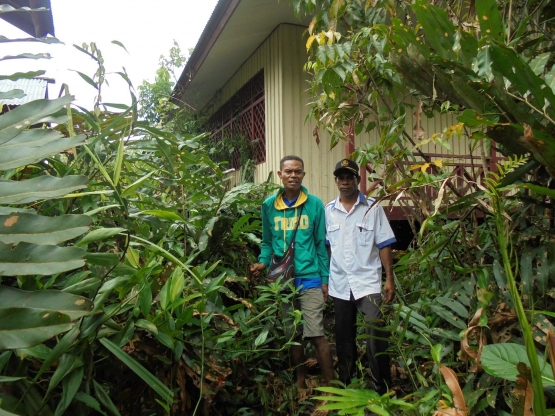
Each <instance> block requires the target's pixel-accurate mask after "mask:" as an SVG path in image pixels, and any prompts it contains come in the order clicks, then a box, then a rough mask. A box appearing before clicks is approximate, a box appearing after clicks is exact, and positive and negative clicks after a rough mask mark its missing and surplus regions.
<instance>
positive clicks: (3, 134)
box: [0, 76, 73, 145]
mask: <svg viewBox="0 0 555 416" xmlns="http://www.w3.org/2000/svg"><path fill="white" fill-rule="evenodd" d="M0 79H2V77H1V76H0ZM72 100H73V96H71V95H67V96H63V97H61V98H58V99H56V100H34V101H31V102H29V103H27V104H23V105H20V106H19V107H16V108H14V109H13V110H12V111H8V112H7V113H5V114H2V115H1V116H0V145H2V144H4V143H6V142H7V141H8V140H11V139H13V138H14V137H15V136H17V135H18V134H19V133H20V132H21V131H23V130H26V129H27V128H29V127H30V126H31V125H33V124H34V123H35V122H36V121H37V120H39V119H40V118H41V117H44V116H46V115H49V114H52V113H55V112H56V111H58V110H60V109H62V108H63V107H64V106H65V105H66V104H69V103H70V102H71V101H72Z"/></svg>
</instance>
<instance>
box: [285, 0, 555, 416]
mask: <svg viewBox="0 0 555 416" xmlns="http://www.w3.org/2000/svg"><path fill="white" fill-rule="evenodd" d="M290 3H291V4H293V6H294V9H295V10H296V12H297V13H309V14H310V15H311V16H313V20H312V23H311V24H310V26H309V28H308V41H307V50H308V52H309V59H308V62H307V64H306V70H307V71H309V72H310V73H311V74H312V75H313V78H312V92H313V94H314V100H313V106H312V116H314V117H315V118H316V119H317V120H318V121H319V124H320V127H321V128H322V129H325V130H326V131H327V132H328V133H329V134H330V135H331V146H335V145H336V144H337V142H338V141H339V140H341V139H343V138H344V137H345V135H346V133H347V132H348V131H349V130H348V129H346V128H345V126H352V129H353V131H354V133H355V134H356V135H360V134H368V137H371V138H372V137H373V138H374V139H372V140H370V141H369V142H368V143H367V144H365V146H363V147H362V148H359V149H357V151H356V152H355V156H356V157H357V159H358V161H359V162H360V163H361V164H362V165H363V166H365V165H366V164H367V163H368V164H369V165H371V166H372V168H373V171H372V173H371V175H370V177H371V178H372V179H373V180H374V181H377V182H379V183H380V185H381V186H380V187H377V188H375V196H378V197H379V199H380V200H382V203H385V204H388V203H389V204H391V205H400V206H402V207H403V209H404V211H405V212H406V214H407V219H408V220H409V221H410V222H411V223H412V225H413V230H414V233H415V235H416V236H417V238H416V239H415V244H414V246H413V247H412V248H411V249H410V250H409V252H408V253H407V254H406V255H405V256H404V257H403V258H401V259H400V261H399V262H398V264H397V267H396V273H397V277H398V283H399V296H398V298H399V299H398V300H399V302H400V303H399V304H398V305H396V306H395V307H394V308H393V310H392V311H391V312H392V313H391V320H392V324H393V325H392V328H394V329H395V338H396V339H395V341H396V342H395V345H394V346H393V348H392V350H391V353H392V354H393V355H394V356H395V357H397V358H398V365H397V366H396V368H395V371H396V372H397V373H398V374H401V375H402V376H403V377H406V378H408V380H410V387H409V388H408V389H407V390H408V392H410V393H411V395H410V396H408V397H406V402H408V403H411V404H412V405H413V406H412V411H414V412H416V413H417V414H430V413H433V412H436V413H437V414H451V415H454V414H465V415H466V414H473V415H474V414H507V413H512V414H518V415H522V414H531V413H530V412H531V407H532V405H533V408H534V412H535V414H537V415H540V414H541V415H545V414H548V410H546V406H547V407H553V405H554V403H555V402H554V401H553V400H554V397H553V383H554V377H555V373H553V372H552V367H551V365H553V364H554V363H553V359H554V352H555V346H554V345H553V343H554V341H553V326H552V323H551V322H552V320H553V318H554V317H555V313H554V308H553V305H554V303H553V297H554V296H555V294H554V292H553V289H552V288H553V285H554V282H555V273H554V271H553V255H554V254H555V252H554V240H553V235H554V233H553V232H554V228H553V227H554V221H553V209H554V208H555V207H554V205H553V197H554V196H555V193H554V191H553V176H554V175H555V170H554V169H553V167H554V166H555V157H554V154H553V150H554V149H555V118H554V115H555V108H554V105H555V92H554V90H555V84H554V79H555V77H554V75H555V67H554V66H553V64H554V62H555V61H554V57H555V55H554V54H553V52H554V46H555V43H554V38H553V35H554V28H555V26H554V25H553V17H554V16H555V8H554V6H553V3H552V2H548V1H541V0H538V1H494V0H480V1H466V0H453V1H445V0H429V1H425V0H416V1H397V2H391V1H386V0H374V1H357V0H350V1H349V0H324V1H319V2H314V1H311V0H290ZM409 111H413V112H414V116H415V117H414V120H415V124H414V126H413V125H410V126H409V125H407V122H406V118H407V117H406V115H407V113H409ZM444 115H454V116H456V119H457V121H458V122H459V123H458V124H456V125H454V126H451V127H449V128H447V129H445V130H444V131H425V130H424V129H423V127H422V125H423V123H422V119H423V118H424V117H425V116H428V117H438V118H441V117H443V116H444ZM430 125H431V124H430V123H428V126H430ZM411 132H412V134H411ZM458 140H465V141H466V142H468V143H469V149H468V152H469V153H474V154H475V155H478V156H479V157H478V159H477V160H476V162H470V163H469V164H468V166H467V167H466V168H465V171H464V174H462V175H461V174H460V172H459V174H458V175H456V174H455V173H454V172H453V171H454V169H453V166H454V165H456V163H455V162H456V161H455V160H453V159H452V158H450V157H449V155H450V154H453V152H452V151H451V147H450V144H451V143H453V142H454V141H458ZM427 143H435V144H437V145H438V146H442V147H443V148H444V149H443V153H444V156H443V157H441V158H438V157H437V156H435V157H431V156H429V155H426V154H425V153H424V152H423V150H422V147H423V146H424V145H426V144H427ZM492 146H494V147H495V150H497V151H499V152H501V153H503V155H505V156H506V158H505V160H504V161H501V162H499V163H498V164H490V163H489V162H488V160H487V156H489V149H491V147H492ZM388 201H389V202H388ZM544 354H545V355H544ZM549 354H550V356H551V365H550V364H549V362H548V361H546V358H544V357H547V356H549ZM438 374H441V376H439V375H438ZM336 393H337V394H338V400H344V399H343V397H344V396H349V397H351V400H354V398H357V397H358V401H357V402H353V403H354V404H353V408H352V409H350V410H349V411H350V412H352V413H356V412H361V411H362V410H361V409H363V408H365V407H368V408H369V406H371V404H369V403H370V402H374V403H375V402H376V400H378V399H377V398H372V396H364V395H363V392H358V393H359V395H357V392H349V393H346V392H342V391H336ZM438 409H439V410H438ZM372 410H373V411H374V412H377V411H376V410H374V409H372ZM404 411H405V412H408V411H411V410H410V409H406V408H405V409H404ZM360 414H362V413H360ZM549 414H550V413H549Z"/></svg>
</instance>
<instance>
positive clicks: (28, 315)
mask: <svg viewBox="0 0 555 416" xmlns="http://www.w3.org/2000/svg"><path fill="white" fill-rule="evenodd" d="M72 327H73V324H72V323H71V319H70V318H69V316H67V315H64V314H61V313H59V312H55V311H39V310H34V309H26V308H8V309H6V308H2V309H0V350H5V349H19V348H29V347H32V346H34V345H37V344H40V343H41V342H44V341H46V340H47V339H49V338H52V337H53V336H55V335H58V334H61V333H63V332H66V331H69V330H70V329H71V328H72Z"/></svg>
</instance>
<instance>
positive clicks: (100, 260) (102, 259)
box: [85, 253, 119, 267]
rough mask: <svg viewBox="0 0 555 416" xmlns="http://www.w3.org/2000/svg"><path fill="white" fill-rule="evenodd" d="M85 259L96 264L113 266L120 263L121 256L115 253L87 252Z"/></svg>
mask: <svg viewBox="0 0 555 416" xmlns="http://www.w3.org/2000/svg"><path fill="white" fill-rule="evenodd" d="M85 261H86V262H87V264H94V265H95V266H105V267H111V266H115V265H116V264H118V263H119V256H118V255H117V254H114V253H86V254H85Z"/></svg>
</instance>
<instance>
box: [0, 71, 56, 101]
mask: <svg viewBox="0 0 555 416" xmlns="http://www.w3.org/2000/svg"><path fill="white" fill-rule="evenodd" d="M47 84H48V81H47V80H45V79H36V78H34V79H18V80H17V81H11V80H9V79H5V80H0V92H8V91H11V90H23V92H24V93H25V94H26V95H25V96H24V97H22V98H6V99H0V102H1V103H2V104H4V105H10V106H12V105H22V104H25V103H28V102H29V101H34V100H38V99H40V98H45V97H46V85H47Z"/></svg>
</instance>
